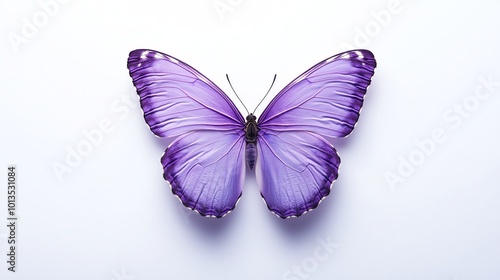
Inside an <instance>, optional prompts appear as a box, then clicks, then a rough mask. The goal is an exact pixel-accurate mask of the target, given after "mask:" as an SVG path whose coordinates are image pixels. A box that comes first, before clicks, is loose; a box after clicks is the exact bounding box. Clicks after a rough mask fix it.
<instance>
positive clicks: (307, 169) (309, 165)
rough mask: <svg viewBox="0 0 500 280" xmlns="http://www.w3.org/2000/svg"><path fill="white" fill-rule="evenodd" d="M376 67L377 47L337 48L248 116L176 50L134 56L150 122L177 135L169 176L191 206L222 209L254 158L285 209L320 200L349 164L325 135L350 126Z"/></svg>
mask: <svg viewBox="0 0 500 280" xmlns="http://www.w3.org/2000/svg"><path fill="white" fill-rule="evenodd" d="M375 67H376V62H375V58H374V56H373V54H372V53H371V52H370V51H368V50H352V51H347V52H344V53H340V54H337V55H335V56H332V57H330V58H328V59H326V60H324V61H322V62H320V63H318V64H316V65H315V66H313V67H312V68H311V69H309V70H307V71H306V72H304V73H303V74H302V75H300V76H299V77H297V78H296V79H295V80H293V81H292V82H291V83H290V84H289V85H287V86H286V87H285V88H284V89H283V90H281V91H280V92H279V93H278V95H277V96H276V97H275V98H274V99H273V100H272V101H271V103H270V104H269V105H268V106H267V108H266V109H265V110H264V112H263V113H262V115H261V116H260V118H259V120H258V121H257V119H256V117H255V116H254V115H253V114H249V115H248V116H247V117H246V120H245V119H244V118H243V116H242V115H241V113H240V112H239V111H238V109H237V108H236V106H235V105H234V104H233V102H232V101H231V100H230V99H229V97H228V96H227V95H226V94H225V93H224V92H223V91H222V90H221V89H220V88H219V87H218V86H216V85H215V84H214V83H213V82H212V81H210V80H209V79H208V78H206V77H205V76H203V75H202V74H201V73H200V72H198V71H196V70H195V69H194V68H192V67H191V66H189V65H187V64H186V63H184V62H182V61H180V60H178V59H176V58H173V57H171V56H169V55H166V54H163V53H160V52H157V51H153V50H134V51H132V52H131V53H130V55H129V58H128V69H129V71H130V76H131V77H132V80H133V83H134V85H135V87H136V88H137V93H138V94H139V96H140V102H141V106H142V109H143V111H144V118H145V119H146V122H147V123H148V125H149V127H150V128H151V131H152V132H153V133H154V134H155V135H157V136H159V137H169V138H170V137H173V138H175V140H174V141H173V142H172V144H170V146H169V147H168V148H167V149H166V151H165V153H164V154H163V156H162V158H161V163H162V165H163V170H164V173H163V174H164V175H163V177H164V178H165V180H167V181H168V182H170V185H171V187H172V192H173V193H174V194H175V195H176V196H178V197H179V199H180V200H181V201H182V203H183V204H184V205H185V206H186V207H188V208H190V209H193V210H195V211H197V212H198V213H200V214H201V215H203V216H212V217H217V218H220V217H223V216H224V215H226V214H227V213H229V212H230V211H231V210H233V209H234V207H235V206H236V203H237V202H238V199H239V198H240V196H241V193H242V188H243V182H244V178H245V171H246V167H245V163H246V164H248V166H249V168H250V169H255V172H256V178H257V182H258V184H259V185H260V189H261V195H262V197H263V198H264V200H265V202H266V204H267V207H268V208H269V210H271V211H272V212H273V213H275V214H276V215H278V216H279V217H281V218H288V217H292V216H300V215H302V214H304V213H305V212H307V211H309V210H312V209H314V208H316V206H318V204H319V203H320V201H321V200H322V199H323V198H325V197H326V196H327V195H328V194H329V193H330V189H331V186H332V183H333V182H334V181H335V180H336V179H337V177H338V168H339V164H340V158H339V156H338V155H337V152H336V150H335V148H334V147H333V146H332V145H331V144H330V143H329V142H328V141H327V140H325V138H324V137H336V138H338V137H345V136H347V135H349V134H350V133H351V131H352V130H353V128H354V125H355V124H356V122H357V121H358V118H359V111H360V109H361V106H362V105H363V97H364V95H365V93H366V89H367V87H368V85H369V84H370V81H371V77H372V76H373V73H374V69H375Z"/></svg>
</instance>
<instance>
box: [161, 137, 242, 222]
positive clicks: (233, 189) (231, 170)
mask: <svg viewBox="0 0 500 280" xmlns="http://www.w3.org/2000/svg"><path fill="white" fill-rule="evenodd" d="M244 148H245V138H244V137H242V135H238V134H235V133H230V132H227V131H209V130H201V131H195V132H192V133H188V134H186V135H183V136H180V137H178V138H177V139H176V140H175V141H174V142H172V144H171V145H170V146H169V148H168V149H167V150H166V151H165V154H164V155H163V157H162V159H161V162H162V164H163V169H164V178H165V180H167V181H169V182H170V184H171V186H172V192H173V193H174V194H175V195H177V196H178V197H179V198H180V200H181V201H182V203H183V204H184V205H185V206H187V207H189V208H191V209H193V210H196V211H198V212H199V213H200V214H202V215H203V216H213V217H217V218H220V217H222V216H224V215H225V214H227V213H228V212H229V211H231V210H233V209H234V207H235V205H236V202H237V201H238V199H239V197H240V196H241V193H242V187H243V181H244V179H245V153H244Z"/></svg>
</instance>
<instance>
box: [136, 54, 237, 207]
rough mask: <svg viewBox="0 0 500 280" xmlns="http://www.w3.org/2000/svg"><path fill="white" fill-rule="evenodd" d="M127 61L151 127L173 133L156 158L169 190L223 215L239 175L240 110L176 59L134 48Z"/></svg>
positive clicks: (192, 204) (232, 201)
mask: <svg viewBox="0 0 500 280" xmlns="http://www.w3.org/2000/svg"><path fill="white" fill-rule="evenodd" d="M127 66H128V68H129V72H130V76H131V77H132V80H133V83H134V85H135V87H136V88H137V93H138V94H139V97H140V102H141V107H142V109H143V111H144V118H145V120H146V123H147V124H148V125H149V127H150V128H151V131H153V133H154V134H156V135H157V136H159V137H169V138H170V137H176V139H175V140H174V141H173V142H172V144H171V145H170V146H169V147H168V148H167V150H166V151H165V154H164V155H163V157H162V160H161V162H162V165H163V169H164V178H165V179H166V180H167V181H169V182H170V185H171V187H172V192H173V193H174V194H175V195H177V196H178V197H179V198H180V200H181V201H182V203H183V204H184V205H185V206H187V207H189V208H191V209H193V210H196V211H198V212H199V213H200V214H201V215H204V216H215V217H222V216H224V215H225V214H227V213H228V212H229V211H230V210H232V209H233V208H234V207H235V205H236V202H237V200H238V198H239V197H240V195H241V192H242V191H241V190H242V187H243V179H244V178H245V162H244V149H245V145H244V143H245V137H244V136H245V135H244V125H245V122H244V119H243V116H242V115H241V113H240V112H239V111H238V109H237V108H236V106H234V104H233V103H232V101H231V100H230V99H229V97H227V96H226V94H224V92H222V90H220V89H219V88H218V87H217V86H216V85H215V84H214V83H213V82H211V81H210V80H209V79H207V78H206V77H205V76H203V75H202V74H201V73H199V72H198V71H196V70H195V69H194V68H192V67H191V66H189V65H187V64H186V63H184V62H182V61H180V60H178V59H175V58H173V57H171V56H168V55H166V54H163V53H160V52H156V51H152V50H135V51H132V52H131V53H130V55H129V59H128V64H127Z"/></svg>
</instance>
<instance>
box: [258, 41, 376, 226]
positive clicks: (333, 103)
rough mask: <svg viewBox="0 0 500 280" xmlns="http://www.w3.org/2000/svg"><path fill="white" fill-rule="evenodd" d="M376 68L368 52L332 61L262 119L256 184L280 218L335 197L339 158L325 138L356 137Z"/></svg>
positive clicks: (297, 83) (291, 88)
mask: <svg viewBox="0 0 500 280" xmlns="http://www.w3.org/2000/svg"><path fill="white" fill-rule="evenodd" d="M375 66H376V62H375V58H374V56H373V54H372V53H371V52H370V51H368V50H353V51H348V52H344V53H340V54H338V55H335V56H333V57H331V58H328V59H326V60H324V61H322V62H320V63H318V64H316V65H315V66H313V67H312V68H311V69H309V70H307V71H306V72H304V73H303V74H302V75H300V76H299V77H298V78H296V79H295V80H293V81H292V82H291V83H290V84H289V85H288V86H286V87H285V88H284V89H283V90H282V91H281V92H280V93H279V94H278V95H277V96H276V97H275V98H274V99H273V100H272V101H271V103H270V104H269V106H268V107H267V108H266V109H265V110H264V112H263V113H262V115H261V116H260V118H259V132H258V147H259V154H258V159H257V165H256V175H257V181H258V182H259V184H260V187H261V194H262V196H263V198H264V200H265V201H266V203H267V206H268V208H269V209H270V210H271V211H273V212H274V213H275V214H277V215H278V216H279V217H281V218H287V217H291V216H300V215H302V214H303V213H305V212H307V211H309V210H311V209H314V208H315V207H316V206H317V205H318V204H319V202H320V201H321V200H322V199H323V198H324V197H326V196H327V195H328V194H329V193H330V189H331V185H332V183H333V181H334V180H335V179H336V178H337V176H338V167H339V165H340V158H339V156H338V155H337V153H336V151H335V149H334V148H333V147H332V146H331V145H330V143H328V141H326V140H325V138H324V136H326V137H345V136H347V135H348V134H349V133H351V131H352V130H353V128H354V125H355V124H356V122H357V120H358V118H359V112H360V109H361V106H362V105H363V98H364V95H365V93H366V89H367V87H368V85H369V84H370V81H371V77H372V76H373V73H374V69H375Z"/></svg>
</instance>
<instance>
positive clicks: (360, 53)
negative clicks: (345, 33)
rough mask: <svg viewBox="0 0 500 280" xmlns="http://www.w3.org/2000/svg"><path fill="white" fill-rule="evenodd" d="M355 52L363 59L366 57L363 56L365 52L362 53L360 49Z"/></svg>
mask: <svg viewBox="0 0 500 280" xmlns="http://www.w3.org/2000/svg"><path fill="white" fill-rule="evenodd" d="M354 53H355V54H356V55H357V56H358V58H361V59H363V58H365V57H364V56H363V53H362V52H360V51H355V52H354Z"/></svg>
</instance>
